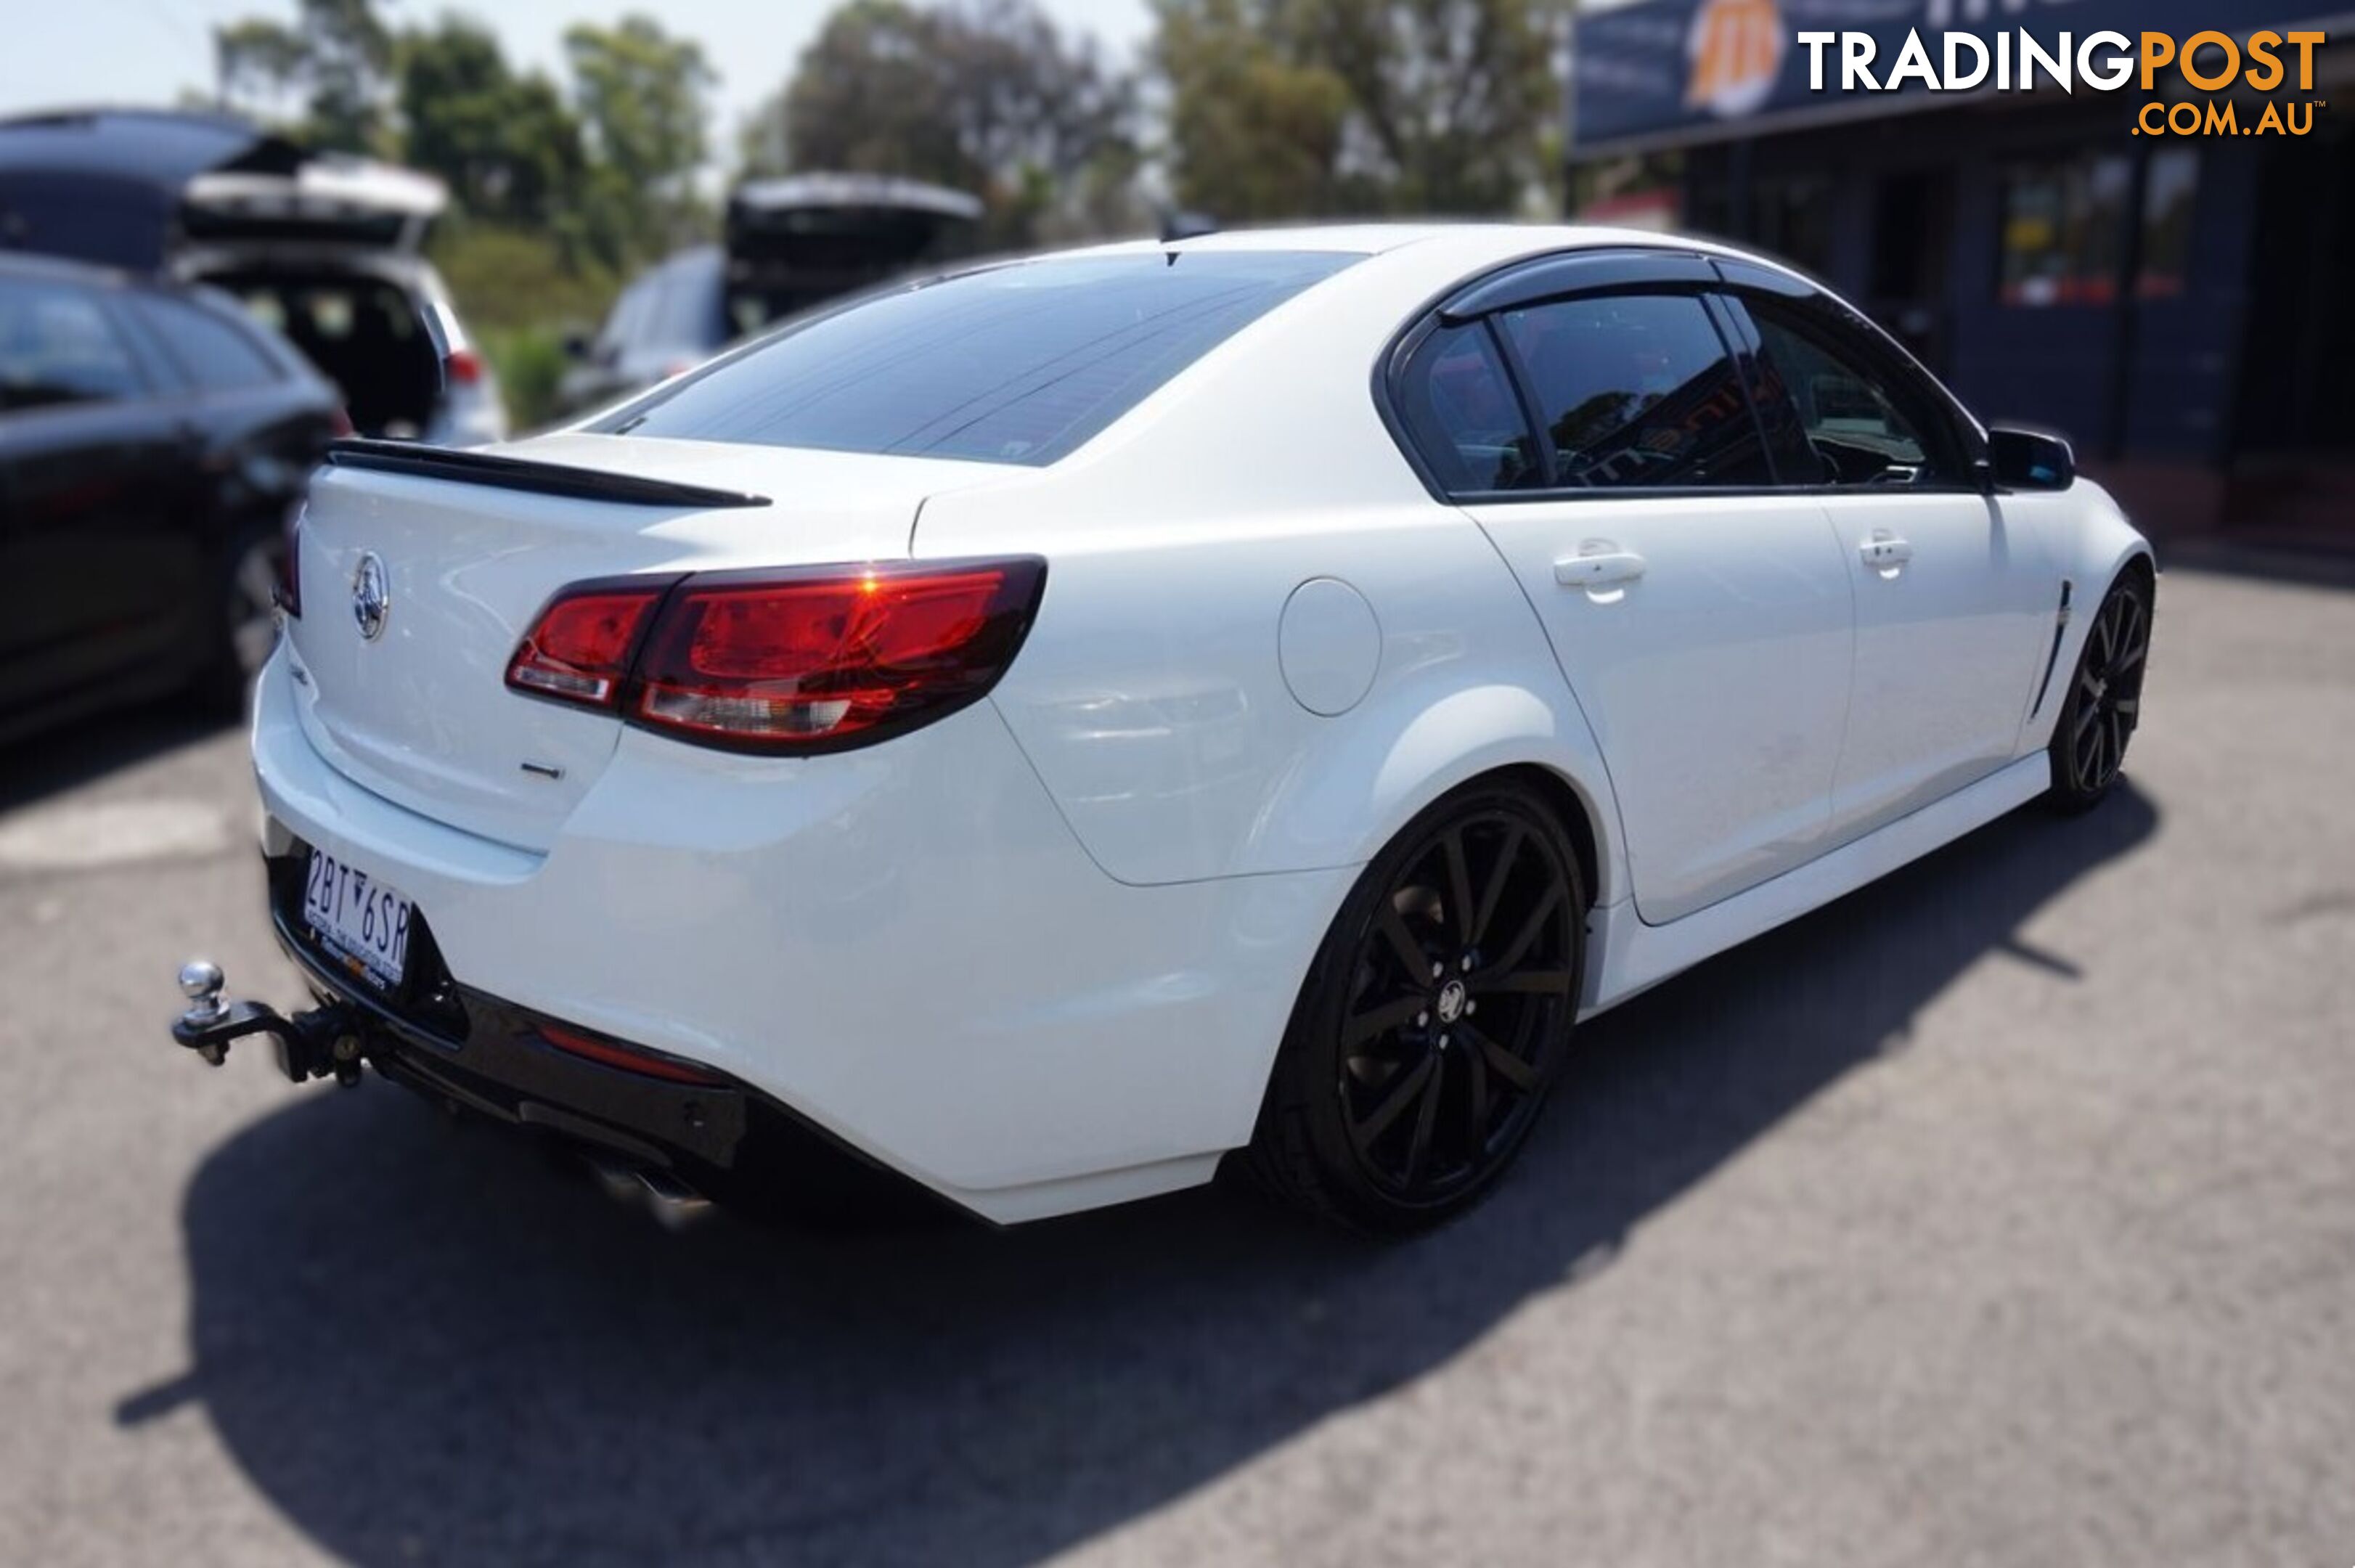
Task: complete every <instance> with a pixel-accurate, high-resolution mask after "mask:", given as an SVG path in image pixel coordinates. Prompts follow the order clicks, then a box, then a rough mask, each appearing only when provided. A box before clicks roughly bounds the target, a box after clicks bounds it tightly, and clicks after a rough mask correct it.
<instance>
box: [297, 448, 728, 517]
mask: <svg viewBox="0 0 2355 1568" xmlns="http://www.w3.org/2000/svg"><path fill="white" fill-rule="evenodd" d="M327 461H328V462H329V463H331V464H335V465H336V467H338V468H369V469H375V470H377V471H378V472H380V473H385V474H411V475H416V476H417V477H419V478H421V479H448V480H451V481H453V482H454V483H457V484H461V485H491V486H493V487H494V488H496V489H501V490H527V491H530V492H531V493H532V494H534V495H538V496H575V497H577V498H579V499H581V500H583V501H616V502H620V503H622V504H623V505H625V506H638V507H765V506H768V505H769V504H770V502H769V498H768V497H767V496H754V495H751V494H748V493H747V492H745V491H742V490H715V489H712V488H710V487H709V486H708V485H680V484H677V483H675V482H674V481H671V480H668V479H647V478H643V477H641V476H639V475H634V474H611V473H607V472H605V471H604V470H602V469H597V468H576V467H574V466H572V465H571V464H568V463H535V462H533V461H532V460H531V459H529V458H525V457H496V456H494V455H492V454H491V453H485V452H467V451H463V450H459V449H457V448H453V447H446V446H420V445H417V444H416V443H413V442H406V441H365V440H361V439H359V438H357V437H346V438H345V439H343V440H341V441H333V442H329V443H327Z"/></svg>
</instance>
